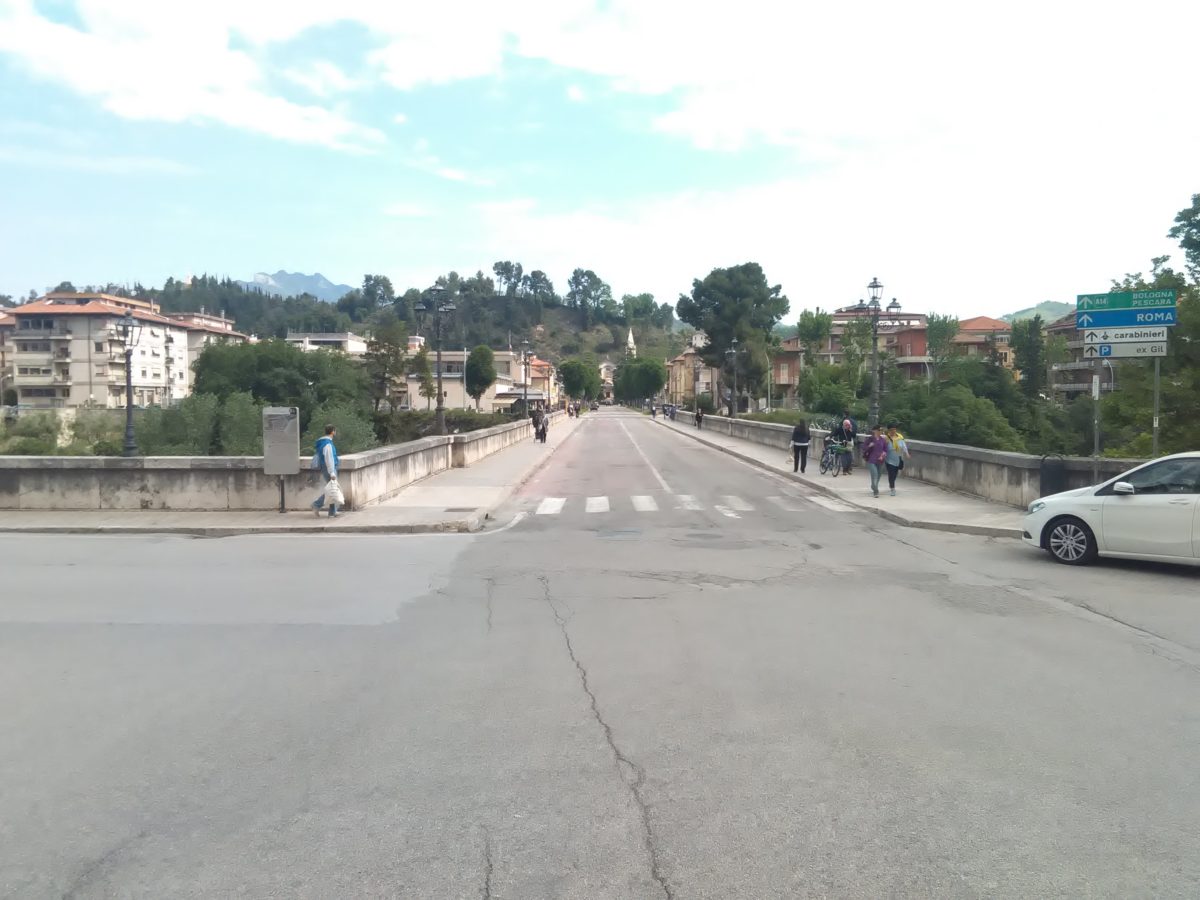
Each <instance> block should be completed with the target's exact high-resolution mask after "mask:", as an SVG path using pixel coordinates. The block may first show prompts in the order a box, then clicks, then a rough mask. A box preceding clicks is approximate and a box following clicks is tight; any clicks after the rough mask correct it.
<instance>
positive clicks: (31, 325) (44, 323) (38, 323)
mask: <svg viewBox="0 0 1200 900" xmlns="http://www.w3.org/2000/svg"><path fill="white" fill-rule="evenodd" d="M53 327H54V319H52V318H49V317H47V316H30V317H29V318H27V319H26V318H22V319H21V330H22V331H49V330H50V329H52V328H53Z"/></svg>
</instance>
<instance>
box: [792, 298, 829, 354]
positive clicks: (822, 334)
mask: <svg viewBox="0 0 1200 900" xmlns="http://www.w3.org/2000/svg"><path fill="white" fill-rule="evenodd" d="M832 333H833V315H832V314H831V313H827V312H822V311H821V307H819V306H818V307H817V309H816V311H815V312H813V311H812V310H808V309H806V310H804V311H803V312H801V313H800V322H799V324H798V325H797V328H796V337H798V338H799V339H800V345H801V346H802V347H804V364H805V365H806V366H811V365H812V364H813V361H814V360H813V358H814V357H815V356H816V353H817V348H818V347H819V346H821V345H822V344H824V343H825V342H826V341H827V340H829V335H830V334H832Z"/></svg>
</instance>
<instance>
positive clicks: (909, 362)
mask: <svg viewBox="0 0 1200 900" xmlns="http://www.w3.org/2000/svg"><path fill="white" fill-rule="evenodd" d="M930 361H931V360H930V358H929V357H928V356H897V357H896V365H898V366H923V365H926V364H928V363H929V362H930Z"/></svg>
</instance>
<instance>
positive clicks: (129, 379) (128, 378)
mask: <svg viewBox="0 0 1200 900" xmlns="http://www.w3.org/2000/svg"><path fill="white" fill-rule="evenodd" d="M121 332H122V334H123V335H124V338H125V446H124V449H123V450H122V451H121V455H122V456H137V455H138V448H137V439H136V438H135V437H134V434H133V347H134V345H135V344H136V343H137V342H138V338H139V337H141V335H142V329H141V326H140V325H138V324H137V320H135V319H134V318H133V311H132V310H126V311H125V317H124V318H123V319H121Z"/></svg>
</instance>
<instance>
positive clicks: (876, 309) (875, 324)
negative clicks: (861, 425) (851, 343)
mask: <svg viewBox="0 0 1200 900" xmlns="http://www.w3.org/2000/svg"><path fill="white" fill-rule="evenodd" d="M867 290H868V291H869V292H870V297H871V302H870V303H864V302H863V301H862V300H859V301H858V305H857V306H856V307H855V309H857V310H858V312H859V313H861V314H865V315H867V316H869V317H870V319H871V410H870V413H869V414H868V416H867V418H868V420H869V421H868V422H867V424H868V425H878V424H879V317H880V315H881V313H882V309H881V307H880V304H879V298H880V297H882V296H883V285H882V284H880V282H879V279H878V278H872V279H871V283H870V284H868V285H867ZM887 311H888V312H889V313H892V314H895V313H898V312H899V311H900V302H899V301H898V300H897V299H896V298H895V297H893V298H892V302H891V303H889V304H888V306H887Z"/></svg>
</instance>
